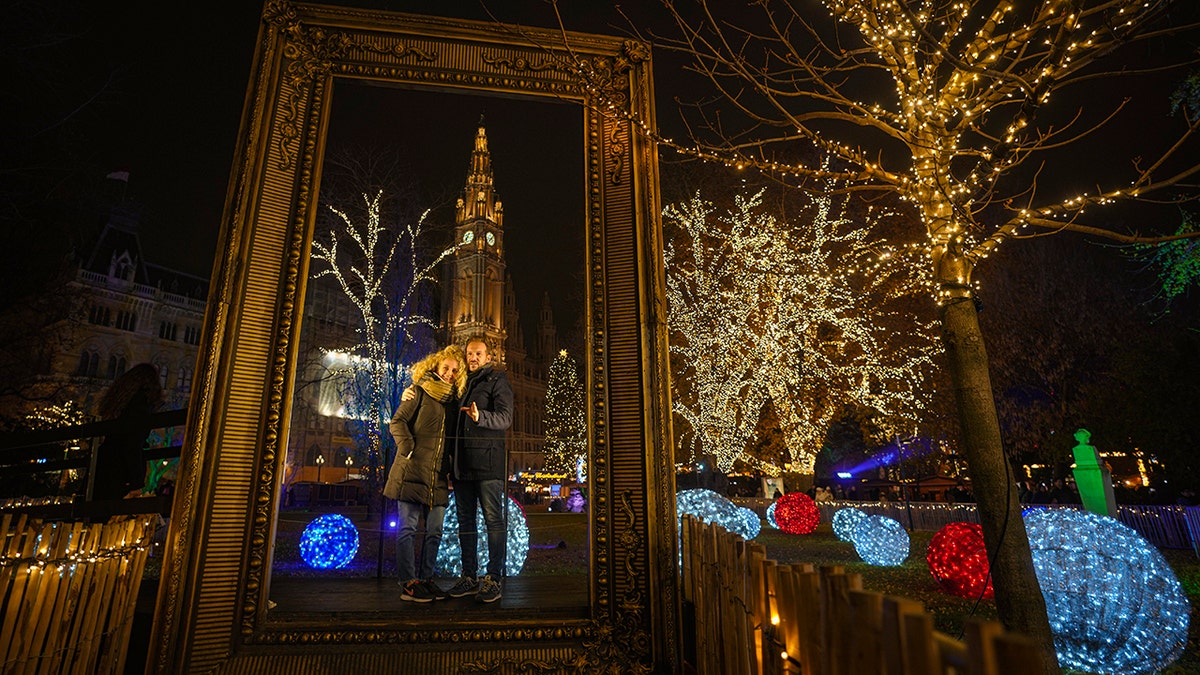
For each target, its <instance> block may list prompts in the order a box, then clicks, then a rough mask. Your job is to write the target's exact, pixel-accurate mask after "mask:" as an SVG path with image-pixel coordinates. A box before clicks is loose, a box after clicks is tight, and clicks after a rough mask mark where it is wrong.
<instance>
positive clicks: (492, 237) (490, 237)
mask: <svg viewBox="0 0 1200 675" xmlns="http://www.w3.org/2000/svg"><path fill="white" fill-rule="evenodd" d="M484 239H487V243H488V246H494V245H495V244H496V235H494V234H492V233H491V232H488V233H487V236H486V237H484Z"/></svg>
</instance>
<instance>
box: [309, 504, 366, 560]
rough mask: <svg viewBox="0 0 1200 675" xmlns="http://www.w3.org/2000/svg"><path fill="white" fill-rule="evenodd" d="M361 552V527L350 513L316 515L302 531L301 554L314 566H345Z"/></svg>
mask: <svg viewBox="0 0 1200 675" xmlns="http://www.w3.org/2000/svg"><path fill="white" fill-rule="evenodd" d="M355 553H358V528H357V527H355V526H354V523H352V522H350V519H349V518H347V517H346V516H342V515H338V514H336V513H329V514H326V515H323V516H317V517H316V518H313V520H312V522H311V523H309V524H308V526H307V527H305V528H304V533H303V534H301V535H300V557H301V558H302V559H303V560H304V562H305V563H306V564H307V565H308V566H309V567H312V568H314V569H318V570H331V569H337V568H339V567H345V566H346V565H348V564H350V561H351V560H354V554H355Z"/></svg>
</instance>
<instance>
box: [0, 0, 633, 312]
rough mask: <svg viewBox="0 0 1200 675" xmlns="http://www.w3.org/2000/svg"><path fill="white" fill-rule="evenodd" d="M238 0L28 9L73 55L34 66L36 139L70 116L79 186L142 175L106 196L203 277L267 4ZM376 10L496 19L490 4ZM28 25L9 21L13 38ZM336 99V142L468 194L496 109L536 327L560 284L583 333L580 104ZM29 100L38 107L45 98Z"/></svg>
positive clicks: (167, 255) (516, 10)
mask: <svg viewBox="0 0 1200 675" xmlns="http://www.w3.org/2000/svg"><path fill="white" fill-rule="evenodd" d="M236 4H237V5H240V7H238V9H236V10H230V9H221V10H214V9H212V8H211V7H208V6H204V7H201V6H195V8H194V9H191V8H189V9H185V10H181V9H176V8H171V9H166V10H164V9H162V6H161V5H159V4H155V3H149V2H136V1H135V2H129V3H116V4H113V3H105V4H103V5H101V4H99V3H84V2H78V3H65V4H63V6H61V7H55V8H50V9H44V8H34V9H30V10H28V12H29V14H30V16H28V17H26V21H28V28H27V29H26V31H25V32H29V31H31V30H32V31H33V32H38V33H41V34H42V35H41V36H40V37H38V38H37V39H36V40H35V39H32V38H31V40H30V42H31V43H35V47H34V49H33V54H31V56H30V63H33V61H34V59H35V58H40V57H38V56H36V52H38V51H40V50H42V49H43V47H41V46H37V44H36V43H41V45H44V44H46V43H48V42H50V41H59V42H61V44H58V45H55V46H54V47H53V48H52V49H51V50H50V51H51V52H52V53H53V54H54V55H55V57H56V59H58V61H59V62H58V63H57V66H56V69H55V70H53V72H49V73H32V72H25V73H20V74H21V75H22V76H23V77H26V78H27V79H29V80H30V81H32V82H34V83H35V85H37V86H45V88H46V92H47V93H46V97H45V98H46V99H50V100H52V101H53V105H46V101H44V100H43V101H39V102H38V103H37V105H38V106H39V108H38V110H37V111H35V112H33V113H32V115H31V117H33V116H36V117H40V118H42V119H30V121H29V124H28V125H27V126H28V127H29V128H30V129H32V130H34V131H33V133H34V135H35V137H36V134H37V132H38V131H39V130H41V129H42V128H45V127H55V128H57V127H59V126H62V125H63V120H66V122H67V123H69V124H70V125H74V129H73V131H72V134H73V135H72V137H71V139H70V140H69V144H70V150H69V152H70V153H72V154H74V155H76V156H75V158H74V161H75V162H76V163H77V164H76V168H75V169H74V171H75V174H76V175H73V176H71V177H70V180H72V181H79V182H85V181H86V180H87V179H94V178H95V177H96V176H100V177H102V176H104V175H107V174H108V173H110V172H114V171H128V172H129V176H130V178H129V181H128V183H127V184H124V185H117V184H115V183H114V182H112V181H107V183H108V185H107V186H106V189H108V190H110V191H113V190H120V191H121V192H122V197H123V198H124V199H126V200H127V202H128V203H133V204H136V205H137V208H138V210H139V212H140V214H141V221H140V226H139V228H140V230H139V231H140V235H141V240H142V245H143V249H144V253H145V255H146V257H147V259H148V260H149V261H151V262H155V263H159V264H163V265H166V266H169V267H174V268H176V269H179V270H181V271H185V272H188V273H191V274H195V275H199V276H204V277H207V276H209V275H210V273H211V269H212V261H213V255H214V252H215V246H216V240H217V235H218V231H219V228H220V226H221V222H220V220H221V213H222V209H223V206H224V200H225V197H226V191H227V188H228V181H229V175H230V170H231V166H232V163H233V152H234V148H235V146H236V143H237V137H238V129H239V122H240V118H241V114H242V106H243V101H244V97H245V94H246V88H247V84H248V81H249V74H250V69H251V66H252V61H253V54H254V47H255V40H256V35H257V31H258V27H259V15H260V12H261V5H259V3H255V2H243V3H236ZM330 4H339V3H330ZM347 4H355V5H358V6H362V5H370V4H372V3H370V2H365V3H364V2H357V3H347ZM375 4H378V5H380V6H382V7H386V8H387V9H392V10H397V11H411V12H415V13H425V14H437V15H441V16H454V17H460V18H471V19H479V20H487V19H488V16H487V13H486V12H485V11H484V9H483V8H482V7H481V5H480V4H479V3H477V2H449V3H447V2H421V1H408V2H388V3H375ZM494 4H500V3H494ZM572 4H574V3H572ZM587 4H588V5H593V3H587ZM495 11H496V14H497V17H498V18H500V19H502V20H505V21H511V22H518V23H523V24H526V25H542V26H551V25H554V21H555V19H554V14H553V12H552V10H551V8H550V6H549V5H548V4H546V3H544V2H541V1H540V0H524V1H522V2H505V3H503V10H500V9H496V10H495ZM598 12H603V13H607V14H611V15H612V17H611V18H612V19H613V20H617V21H619V17H616V15H615V14H613V12H612V10H611V8H601V9H599V10H598V9H596V8H594V7H589V8H584V7H583V6H580V7H574V8H569V11H567V12H566V14H567V16H566V17H565V20H566V21H567V22H568V27H569V28H573V29H581V30H582V29H587V30H594V31H599V32H608V33H616V32H617V31H616V30H615V29H613V28H612V27H608V28H607V29H606V25H605V22H606V21H607V20H609V19H606V18H601V17H600V14H598ZM10 31H11V32H12V35H11V36H10V34H9V33H10ZM20 32H21V28H20V27H19V26H18V25H16V24H10V26H9V28H8V29H6V30H5V31H4V34H3V37H12V36H16V37H20V35H19V33H20ZM14 50H16V51H18V52H19V51H20V47H19V46H18V47H14ZM22 67H23V66H22V65H20V64H17V65H16V68H18V69H21V68H22ZM39 67H40V66H39ZM60 90H61V91H60ZM333 101H334V108H333V111H334V112H333V118H332V119H333V122H332V126H331V130H330V147H331V148H332V147H335V146H336V145H337V144H338V143H339V142H342V141H349V142H353V143H362V142H364V141H365V142H371V139H375V140H376V141H377V142H379V143H382V144H387V145H389V146H396V147H400V148H403V149H405V151H406V153H407V156H406V157H405V161H406V162H407V163H409V164H410V165H411V166H412V168H413V170H414V171H415V172H416V173H417V174H418V175H420V176H421V181H422V187H423V188H424V189H425V190H426V191H428V192H430V193H435V192H442V193H445V192H449V191H453V192H457V191H459V190H461V188H462V186H463V183H464V181H465V179H466V174H467V169H468V166H469V159H470V153H471V149H472V142H473V137H474V134H475V128H476V123H477V122H478V120H479V118H480V115H481V114H485V115H486V120H487V127H488V135H489V143H490V147H491V149H492V152H493V166H494V169H495V179H496V187H497V191H498V193H499V195H500V197H501V199H502V200H503V201H504V205H505V210H506V215H505V225H506V237H507V239H506V243H507V246H508V251H507V257H508V265H509V271H510V272H511V273H513V277H514V285H515V287H516V291H517V293H518V303H519V305H520V307H521V310H522V316H523V319H524V321H523V323H526V324H529V322H530V321H531V320H533V319H535V318H536V310H537V308H539V307H540V304H541V298H542V292H543V290H545V289H553V291H554V292H553V293H552V302H553V303H554V309H555V314H556V323H558V324H559V330H560V335H562V334H563V333H564V332H566V331H569V330H571V329H572V328H573V325H572V324H573V323H574V318H575V317H574V315H575V314H577V313H578V312H579V309H581V307H582V305H581V303H582V299H581V296H580V293H581V292H582V273H581V267H582V256H583V249H582V246H583V235H584V232H583V229H582V228H583V227H584V222H583V220H584V215H583V186H584V183H583V169H582V161H583V160H582V143H583V141H582V112H581V110H580V109H579V108H577V107H575V106H572V105H569V104H563V103H555V102H551V101H549V100H547V99H538V100H536V101H535V100H527V99H513V98H496V97H485V96H479V95H471V94H452V93H430V92H418V91H414V90H405V89H397V88H386V87H371V86H362V85H355V86H346V85H345V84H344V83H343V84H340V85H337V86H335V93H334V97H333ZM18 103H19V104H25V103H28V107H29V108H30V109H31V110H32V108H33V106H34V105H35V103H34V102H33V101H32V100H30V101H28V102H27V101H18ZM42 154H43V156H44V154H45V153H42ZM85 174H86V175H85ZM93 182H95V181H94V180H93ZM101 182H104V181H101ZM431 206H434V205H432V204H431ZM451 217H452V214H451ZM576 303H580V305H579V307H578V308H577V307H575V304H576ZM528 330H529V328H528V327H527V331H528Z"/></svg>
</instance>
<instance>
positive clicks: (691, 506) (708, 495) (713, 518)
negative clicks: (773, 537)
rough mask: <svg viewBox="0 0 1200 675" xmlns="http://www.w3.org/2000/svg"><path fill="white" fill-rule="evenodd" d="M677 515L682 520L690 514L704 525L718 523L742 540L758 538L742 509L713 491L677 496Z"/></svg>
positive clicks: (702, 490) (693, 492) (699, 491)
mask: <svg viewBox="0 0 1200 675" xmlns="http://www.w3.org/2000/svg"><path fill="white" fill-rule="evenodd" d="M675 513H676V514H678V516H679V517H680V518H682V517H683V515H684V514H688V515H691V516H695V517H696V519H698V520H700V521H701V522H704V523H716V524H717V525H720V526H721V527H723V528H725V529H726V530H728V531H730V532H733V533H734V534H736V535H738V536H739V537H741V538H742V539H747V540H748V539H753V538H754V537H756V536H758V532H757V531H752V528H751V527H750V526H749V524H748V523H747V521H746V518H745V517H744V516H743V515H742V508H741V507H740V506H738V505H737V504H734V503H733V502H731V501H729V500H728V499H726V498H725V497H724V496H722V495H720V494H718V493H716V492H713V491H712V490H706V489H704V488H696V489H693V490H683V491H682V492H680V493H678V494H676V495H675ZM760 527H761V526H760Z"/></svg>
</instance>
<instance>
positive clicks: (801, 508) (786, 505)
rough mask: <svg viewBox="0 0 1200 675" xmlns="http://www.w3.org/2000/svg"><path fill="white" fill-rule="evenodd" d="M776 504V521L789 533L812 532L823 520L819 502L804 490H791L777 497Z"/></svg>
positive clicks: (780, 527)
mask: <svg viewBox="0 0 1200 675" xmlns="http://www.w3.org/2000/svg"><path fill="white" fill-rule="evenodd" d="M775 504H776V506H775V522H776V523H778V524H779V529H781V530H783V531H784V532H787V533H788V534H810V533H812V531H813V530H815V529H817V523H819V522H821V512H820V511H818V510H817V503H816V502H814V501H813V500H812V497H809V496H808V495H806V494H804V493H803V492H789V493H787V494H786V495H783V496H782V497H780V498H779V499H776V500H775Z"/></svg>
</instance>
